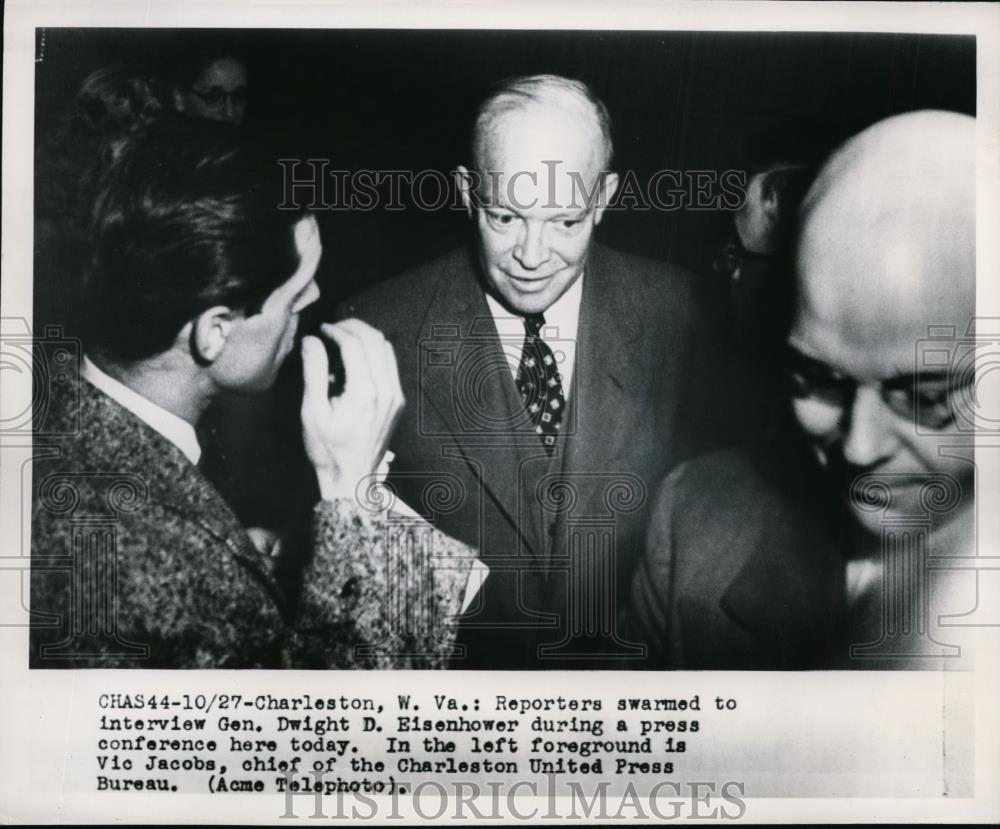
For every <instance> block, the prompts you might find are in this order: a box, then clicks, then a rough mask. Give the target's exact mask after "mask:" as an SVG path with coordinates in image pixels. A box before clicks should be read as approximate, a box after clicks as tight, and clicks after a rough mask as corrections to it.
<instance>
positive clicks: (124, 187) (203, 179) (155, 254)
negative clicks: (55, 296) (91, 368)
mask: <svg viewBox="0 0 1000 829" xmlns="http://www.w3.org/2000/svg"><path fill="white" fill-rule="evenodd" d="M273 168H274V165H273V164H272V165H266V161H265V156H264V155H263V154H262V153H258V152H257V151H256V149H255V148H253V147H250V146H249V145H246V144H244V143H242V142H241V137H240V133H239V131H238V130H237V128H235V127H234V126H233V125H231V124H222V123H215V122H207V121H193V120H187V119H176V120H171V121H169V122H167V121H165V122H163V123H161V124H158V125H156V127H154V128H151V129H150V130H148V131H147V132H146V133H144V134H141V135H138V136H136V137H135V139H134V140H131V141H130V142H129V143H128V144H127V145H126V147H125V148H124V149H123V151H122V153H121V155H120V156H119V158H118V159H117V160H116V161H115V163H114V164H112V165H111V167H110V168H109V170H108V172H107V173H106V174H105V176H104V178H103V179H102V181H101V183H100V186H99V188H98V195H97V197H96V201H95V205H94V211H93V218H92V224H91V240H92V261H91V263H90V267H89V269H88V272H87V275H86V277H85V279H84V306H85V316H86V324H85V329H86V330H85V338H86V344H87V346H88V347H91V346H97V347H99V348H100V349H102V350H104V351H105V352H106V353H107V355H108V356H109V357H111V358H113V359H118V360H121V361H136V360H140V359H144V358H148V357H151V356H154V355H156V354H160V353H163V352H164V351H166V350H168V349H169V348H170V347H171V346H172V345H173V342H174V340H175V338H176V337H177V334H178V332H179V331H180V330H181V329H182V328H183V327H184V325H185V324H186V323H187V322H188V321H190V320H192V319H194V318H196V317H197V316H198V315H199V314H200V313H202V312H203V311H205V310H207V309H208V308H211V307H212V306H215V305H226V306H229V307H231V308H233V309H234V310H236V311H241V312H244V313H247V314H252V313H255V312H257V311H258V310H259V309H260V305H261V304H262V303H263V301H264V300H265V299H266V298H267V296H268V295H270V293H271V292H272V291H273V290H274V289H275V288H277V287H278V286H279V285H281V284H282V283H284V282H286V281H287V280H288V279H289V278H290V277H291V276H292V274H293V273H294V272H295V269H296V268H297V267H298V263H299V254H298V251H297V249H296V247H295V238H294V227H295V225H296V223H297V222H298V221H299V220H300V219H301V217H302V215H303V214H302V213H301V212H299V211H294V210H279V209H278V208H277V205H278V195H279V194H278V193H277V192H274V191H273V190H272V188H271V187H270V186H269V185H270V184H271V183H274V185H275V188H277V186H278V182H277V181H276V179H275V176H276V173H275V171H274V169H273Z"/></svg>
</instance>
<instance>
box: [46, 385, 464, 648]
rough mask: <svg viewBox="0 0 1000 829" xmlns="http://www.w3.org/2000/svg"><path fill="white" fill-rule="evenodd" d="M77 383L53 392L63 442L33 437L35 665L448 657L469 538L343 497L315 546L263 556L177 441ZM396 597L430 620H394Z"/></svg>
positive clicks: (323, 511)
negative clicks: (403, 522) (410, 524)
mask: <svg viewBox="0 0 1000 829" xmlns="http://www.w3.org/2000/svg"><path fill="white" fill-rule="evenodd" d="M72 387H74V388H78V389H79V403H78V404H77V402H76V400H74V399H72V395H66V398H65V399H57V400H56V401H54V403H53V410H52V411H51V412H50V413H49V416H48V418H47V419H46V431H48V432H49V433H51V434H56V435H58V434H62V435H64V436H63V437H61V438H58V439H56V438H36V441H35V457H36V462H35V468H34V476H33V485H34V490H35V491H34V501H33V516H32V572H31V613H32V622H31V659H30V664H31V666H32V667H46V668H63V667H144V668H251V667H262V668H280V667H298V668H329V667H340V668H343V667H439V666H441V665H442V664H443V663H444V661H445V659H446V658H447V655H448V654H449V652H450V647H451V645H452V643H453V642H452V640H453V633H452V632H451V630H450V628H449V626H448V625H447V624H445V621H444V620H445V619H447V617H449V616H453V615H454V614H456V613H457V612H458V611H459V609H460V606H461V604H460V602H461V598H462V595H463V590H464V583H465V577H466V573H467V570H468V566H469V564H470V563H471V560H470V558H469V557H468V556H469V551H468V550H467V548H465V547H464V545H459V544H457V543H456V542H454V541H452V540H450V539H446V538H444V537H443V536H442V535H441V534H440V533H439V532H437V531H431V530H429V529H428V530H427V533H428V534H431V535H433V538H431V537H430V535H428V534H421V531H420V530H414V532H415V533H416V536H414V537H413V538H409V537H408V535H407V532H408V530H407V528H406V527H405V526H400V525H396V526H389V525H388V523H387V522H389V520H390V519H389V517H388V516H385V515H381V514H375V513H368V512H364V511H362V510H359V509H358V508H357V506H356V505H348V504H347V503H345V502H341V501H338V502H335V503H327V502H321V503H320V504H319V505H317V506H316V507H315V508H314V510H313V511H312V541H313V544H312V545H311V546H312V552H313V553H314V554H313V555H311V556H309V557H308V558H307V559H306V560H299V561H292V560H290V559H288V558H287V557H284V556H278V557H271V556H268V555H265V554H263V553H261V552H259V551H258V550H257V549H256V548H255V547H254V545H253V544H252V543H251V542H250V539H249V538H248V536H247V534H246V532H245V531H244V530H243V528H242V527H241V526H240V524H239V522H238V521H237V519H236V517H235V516H234V515H233V513H232V511H231V510H230V508H229V506H228V505H227V504H226V502H225V501H224V500H223V499H222V498H221V496H220V495H219V494H218V493H217V492H216V490H215V489H214V488H213V487H212V485H211V484H209V483H208V481H207V480H206V479H205V478H204V477H203V475H202V474H201V472H200V470H199V469H197V468H196V467H195V466H193V465H192V464H191V462H190V461H189V460H188V459H187V457H186V456H185V455H184V454H183V453H182V452H181V451H180V450H179V449H178V448H177V447H176V446H175V445H174V444H173V443H171V442H170V441H168V440H166V438H164V437H163V436H161V435H160V434H159V433H158V432H156V431H155V430H154V429H152V428H151V427H150V426H148V425H147V424H146V423H144V422H143V421H142V420H140V419H139V418H137V417H135V416H134V415H133V414H132V413H131V412H129V411H128V410H126V409H125V408H123V407H122V406H120V405H119V404H118V403H116V402H115V401H114V400H112V399H111V398H110V397H107V396H106V395H104V394H103V393H102V392H100V391H98V390H97V389H96V388H94V387H93V386H91V385H90V384H89V383H87V382H84V381H82V380H79V379H78V382H77V383H76V384H72ZM408 541H410V542H413V541H416V543H413V548H412V549H411V550H410V551H407V549H406V544H407V542H408ZM395 544H401V548H398V549H393V547H394V545H395ZM431 551H433V554H434V555H436V556H440V557H441V559H440V560H438V561H437V562H436V563H437V566H436V567H433V572H431V570H432V565H431V564H430V563H429V562H428V561H426V560H424V558H423V557H424V556H428V555H430V554H431ZM444 561H447V564H443V563H442V562H444ZM409 589H412V590H416V591H420V592H419V593H418V594H416V595H415V596H413V597H411V596H410V595H409V594H405V595H402V596H401V595H400V594H404V593H405V591H406V590H409ZM387 595H388V596H394V597H395V598H396V599H397V600H399V601H401V603H406V602H407V601H409V600H410V599H411V598H413V600H414V602H417V603H419V608H420V609H424V610H426V611H427V612H428V613H429V614H430V615H431V616H432V617H433V623H427V622H425V623H424V624H423V626H422V627H421V628H419V629H415V628H412V627H411V628H401V627H400V625H399V624H398V622H399V620H398V619H395V618H391V617H390V615H388V614H387V613H386V612H385V605H386V601H387ZM371 646H376V648H375V650H374V651H371V650H370V648H371ZM366 648H368V649H369V650H366Z"/></svg>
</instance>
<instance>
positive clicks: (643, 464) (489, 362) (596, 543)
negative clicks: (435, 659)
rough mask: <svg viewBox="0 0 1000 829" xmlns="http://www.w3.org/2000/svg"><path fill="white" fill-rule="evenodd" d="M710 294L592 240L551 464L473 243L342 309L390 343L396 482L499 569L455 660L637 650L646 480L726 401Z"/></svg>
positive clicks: (577, 661)
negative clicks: (396, 378) (396, 376)
mask: <svg viewBox="0 0 1000 829" xmlns="http://www.w3.org/2000/svg"><path fill="white" fill-rule="evenodd" d="M702 291H703V287H702V285H701V283H700V281H699V280H698V279H697V278H696V277H695V276H694V275H693V274H691V273H689V272H687V271H684V270H682V269H679V268H676V267H672V266H669V265H662V264H658V263H654V262H651V261H648V260H644V259H640V258H638V257H634V256H628V255H626V254H622V253H618V252H615V251H612V250H610V249H608V248H604V247H602V246H599V245H595V246H594V248H593V249H592V251H591V254H590V257H589V261H588V263H587V267H586V274H585V276H584V287H583V295H582V300H581V308H580V319H579V329H578V337H577V350H576V362H575V367H574V378H573V381H572V385H571V389H570V393H569V400H568V405H567V410H566V413H565V415H564V421H563V424H562V432H561V435H560V441H559V443H558V444H557V447H558V448H557V451H556V454H555V455H554V457H553V458H552V459H550V458H549V457H548V456H547V455H546V453H545V452H544V450H543V449H542V446H541V443H540V441H539V439H538V437H537V436H536V435H535V434H534V432H533V428H532V426H531V423H530V422H529V421H528V418H527V416H526V414H525V413H524V411H523V407H522V404H521V403H520V399H519V397H518V393H517V390H516V387H515V384H514V380H513V378H512V376H511V372H510V369H509V365H508V363H507V361H506V358H505V357H504V354H503V351H502V344H501V342H500V339H499V335H498V334H497V331H496V326H495V324H494V322H493V318H492V316H491V314H490V311H489V307H488V305H487V303H486V299H485V295H484V291H483V283H482V280H481V277H480V267H479V264H478V260H477V257H476V254H475V253H474V252H473V251H471V250H466V249H462V250H458V251H455V252H453V253H450V254H448V255H445V256H443V257H441V258H440V259H438V260H436V261H434V262H432V263H430V264H429V265H426V266H424V267H422V268H420V269H418V270H416V271H413V272H411V273H408V274H404V275H403V276H400V277H397V278H395V279H393V280H390V281H388V282H386V283H384V284H382V285H379V286H377V287H376V288H374V289H372V290H370V291H368V292H367V293H365V294H362V295H361V296H359V297H357V298H355V299H354V300H353V301H351V302H349V303H348V304H347V305H346V306H344V307H343V308H342V309H341V311H340V313H341V315H342V316H358V317H360V318H361V319H363V320H365V321H367V322H368V323H370V324H372V325H374V326H375V327H377V328H379V329H381V330H382V331H383V333H384V334H385V336H386V337H387V338H388V339H389V341H390V342H391V343H392V344H393V346H394V348H395V351H396V358H397V360H398V362H399V368H400V375H401V377H402V382H403V391H404V393H405V395H406V400H407V405H406V408H405V411H404V413H403V415H402V419H401V422H400V424H399V426H398V427H397V432H396V436H395V439H394V442H393V447H392V448H393V451H394V452H395V455H396V460H395V461H394V463H393V467H392V474H391V476H390V483H391V484H392V486H393V487H394V488H395V489H396V490H397V492H398V493H399V494H400V496H401V497H402V498H403V499H404V500H405V501H407V502H408V503H409V504H410V505H411V506H412V507H413V508H414V509H416V510H418V511H420V512H421V513H422V514H424V515H426V516H427V517H428V518H429V519H431V520H432V521H434V522H435V523H436V525H437V526H438V527H440V528H442V529H444V530H445V531H446V532H448V533H449V534H451V535H453V536H455V537H456V538H458V539H460V540H462V541H464V542H466V543H467V544H471V545H473V546H475V547H477V548H478V549H479V550H480V554H481V557H482V558H483V560H484V561H485V563H486V564H487V565H488V566H489V568H490V571H491V572H490V575H489V576H488V578H487V579H486V582H485V585H484V587H483V589H482V591H481V593H480V595H479V600H478V603H477V604H476V606H474V607H473V608H470V610H469V612H468V613H466V614H465V615H464V616H463V618H462V624H461V632H460V635H459V640H460V647H461V650H460V652H459V653H457V654H456V659H455V660H454V663H453V664H454V666H455V667H463V668H480V667H482V668H535V667H550V668H565V667H592V668H596V667H602V666H608V665H611V664H617V662H618V660H620V659H626V660H627V659H630V658H635V657H637V656H638V655H639V654H640V649H638V648H637V647H636V646H635V645H634V644H631V643H628V642H626V641H625V640H624V639H623V638H622V636H621V635H620V632H619V631H618V629H617V622H616V621H615V616H616V613H617V612H618V610H619V609H620V606H621V602H622V601H623V600H624V598H625V596H626V595H627V586H628V583H629V577H630V575H631V570H632V567H633V564H634V561H635V558H636V556H637V553H638V549H639V545H640V542H641V539H642V534H643V530H644V527H645V522H646V518H647V515H648V509H649V500H650V496H651V494H652V492H651V489H650V488H651V487H652V486H654V485H655V484H656V483H658V481H659V480H660V479H661V477H662V476H663V475H664V474H665V473H666V472H667V470H669V469H670V468H671V467H672V466H673V465H674V464H675V463H676V462H678V461H679V460H681V459H683V458H684V457H687V456H689V455H691V454H694V453H695V452H696V451H698V450H699V449H701V448H702V447H703V445H705V440H704V439H705V436H706V434H707V433H710V432H711V428H710V427H711V424H712V423H713V422H714V420H713V417H714V416H715V414H716V413H717V412H719V411H720V409H719V408H718V407H715V406H713V405H712V403H713V401H712V398H711V397H710V395H709V393H708V389H710V388H712V387H713V386H714V384H716V383H718V381H719V375H718V370H717V364H716V363H715V362H714V361H713V360H712V359H711V358H710V357H709V355H710V354H711V353H712V350H711V345H712V343H713V342H716V341H717V340H716V339H715V337H714V336H713V333H712V331H713V329H712V322H713V318H712V316H711V314H710V312H709V307H708V303H707V299H706V297H705V296H704V295H703V294H702ZM508 347H509V348H514V349H517V350H520V348H521V347H522V342H521V340H520V339H519V340H518V341H517V342H513V343H510V344H508Z"/></svg>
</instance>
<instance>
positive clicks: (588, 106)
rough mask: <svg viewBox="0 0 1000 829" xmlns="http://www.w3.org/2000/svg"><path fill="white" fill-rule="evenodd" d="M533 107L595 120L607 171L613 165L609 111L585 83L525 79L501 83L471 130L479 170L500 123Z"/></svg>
mask: <svg viewBox="0 0 1000 829" xmlns="http://www.w3.org/2000/svg"><path fill="white" fill-rule="evenodd" d="M531 104H543V105H545V104H548V105H552V106H561V107H565V106H566V105H567V104H569V106H570V107H572V108H575V109H578V110H579V111H580V112H581V113H583V114H584V115H588V116H590V117H591V118H593V119H594V123H595V124H596V125H597V127H598V129H599V130H600V132H601V138H602V141H603V143H604V152H603V154H602V158H601V164H602V167H604V168H605V169H607V168H608V166H609V165H610V164H611V157H612V155H613V152H614V143H613V140H612V135H611V116H610V115H609V114H608V109H607V107H606V106H605V105H604V102H603V101H601V99H600V98H598V97H597V96H596V95H595V94H594V93H593V92H592V91H591V89H590V87H589V86H587V85H586V84H585V83H583V82H582V81H577V80H573V79H572V78H564V77H562V76H561V75H524V76H520V77H515V78H507V79H506V80H503V81H500V82H499V83H497V84H496V85H495V86H493V88H492V89H491V90H490V92H489V94H488V95H487V96H486V98H485V99H484V100H483V102H482V104H480V106H479V110H478V112H477V113H476V120H475V125H474V126H473V129H472V159H473V162H474V163H475V165H476V166H477V167H479V166H481V164H482V159H483V157H484V153H485V150H486V145H487V143H488V141H489V136H490V134H491V133H492V131H493V129H494V127H495V126H496V123H497V121H499V120H500V118H502V117H503V116H504V115H507V114H508V113H510V112H516V111H519V110H523V109H525V108H526V107H527V106H529V105H531Z"/></svg>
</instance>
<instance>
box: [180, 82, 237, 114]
mask: <svg viewBox="0 0 1000 829" xmlns="http://www.w3.org/2000/svg"><path fill="white" fill-rule="evenodd" d="M191 91H192V92H193V93H194V94H195V95H196V96H197V98H198V100H200V101H201V102H202V103H203V104H204V105H205V106H207V107H210V108H211V109H221V108H222V105H223V104H224V103H226V101H229V102H230V103H231V104H232V106H234V107H238V106H243V105H244V104H245V103H246V102H247V90H246V87H245V86H238V87H236V89H234V90H232V91H231V92H230V91H228V90H226V89H222V88H220V87H218V86H211V87H209V88H208V89H195V88H192V89H191Z"/></svg>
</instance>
